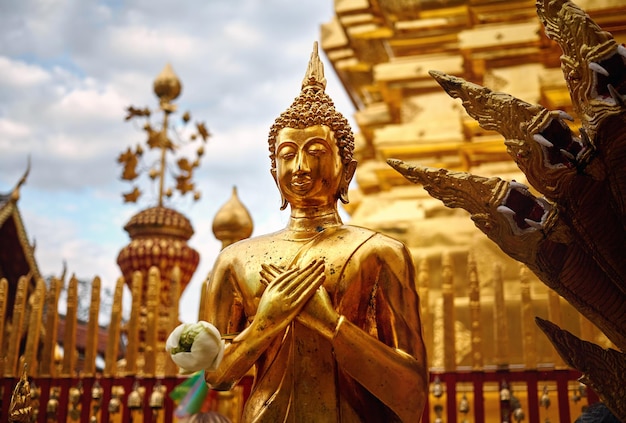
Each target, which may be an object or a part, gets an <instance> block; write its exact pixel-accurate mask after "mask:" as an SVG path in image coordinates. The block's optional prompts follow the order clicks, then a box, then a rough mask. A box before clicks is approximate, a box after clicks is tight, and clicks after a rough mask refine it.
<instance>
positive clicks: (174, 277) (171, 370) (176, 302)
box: [161, 266, 180, 376]
mask: <svg viewBox="0 0 626 423" xmlns="http://www.w3.org/2000/svg"><path fill="white" fill-rule="evenodd" d="M170 279H171V281H170V295H171V306H170V310H169V322H168V327H167V328H165V339H167V337H168V336H169V334H170V332H171V331H172V330H174V328H175V327H176V326H178V322H179V320H178V315H179V312H180V268H179V267H178V266H175V267H174V268H173V269H172V273H171V276H170ZM161 355H163V356H164V357H165V375H167V376H175V375H176V374H177V373H178V366H176V364H175V363H174V361H172V358H171V357H170V356H169V354H166V353H161Z"/></svg>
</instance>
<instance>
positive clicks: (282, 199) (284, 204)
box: [270, 169, 289, 210]
mask: <svg viewBox="0 0 626 423" xmlns="http://www.w3.org/2000/svg"><path fill="white" fill-rule="evenodd" d="M270 173H271V174H272V178H274V182H275V183H276V188H278V192H279V193H280V209H281V210H285V209H286V208H287V205H288V204H289V203H287V200H286V199H285V197H283V192H282V191H281V190H280V186H279V185H278V176H277V175H276V169H270Z"/></svg>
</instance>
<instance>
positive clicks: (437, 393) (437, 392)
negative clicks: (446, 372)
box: [433, 376, 443, 398]
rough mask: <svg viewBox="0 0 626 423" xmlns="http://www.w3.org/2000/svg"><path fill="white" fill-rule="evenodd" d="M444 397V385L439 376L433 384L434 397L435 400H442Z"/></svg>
mask: <svg viewBox="0 0 626 423" xmlns="http://www.w3.org/2000/svg"><path fill="white" fill-rule="evenodd" d="M442 395H443V385H442V384H441V379H439V376H437V377H435V381H434V382H433V396H434V397H435V398H441V396H442Z"/></svg>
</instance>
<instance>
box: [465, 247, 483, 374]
mask: <svg viewBox="0 0 626 423" xmlns="http://www.w3.org/2000/svg"><path fill="white" fill-rule="evenodd" d="M467 281H468V284H469V312H470V325H471V326H470V327H471V329H470V331H471V340H472V368H473V369H475V370H482V368H483V333H482V325H481V320H482V319H481V315H480V281H479V280H478V269H477V266H476V258H475V257H474V253H473V252H472V251H470V252H469V253H468V255H467Z"/></svg>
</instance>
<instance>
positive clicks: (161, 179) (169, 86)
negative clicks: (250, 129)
mask: <svg viewBox="0 0 626 423" xmlns="http://www.w3.org/2000/svg"><path fill="white" fill-rule="evenodd" d="M181 87H182V85H181V82H180V79H178V76H176V74H175V73H174V70H173V69H172V66H171V65H170V64H169V63H168V64H167V65H165V67H164V68H163V70H162V71H161V73H160V74H159V75H158V76H157V77H156V79H155V80H154V93H155V94H156V96H157V97H158V98H159V109H160V110H161V111H162V112H163V121H162V123H161V124H160V125H159V126H160V128H159V127H156V128H154V127H153V126H152V125H151V124H150V116H151V115H152V113H153V112H152V111H151V110H150V109H149V108H147V107H145V108H143V109H140V108H136V107H133V106H129V107H128V109H127V111H128V115H127V116H126V120H131V119H134V118H137V117H141V118H145V119H146V121H147V122H146V124H145V125H144V126H143V130H144V131H146V138H147V139H146V144H147V147H148V149H150V150H153V149H156V150H158V152H159V153H160V156H161V157H160V160H156V161H152V163H153V164H151V165H149V166H138V165H139V160H140V159H141V157H142V155H143V153H144V148H142V146H141V145H140V144H138V145H137V147H136V148H135V149H134V150H133V149H132V148H130V147H129V148H128V149H127V150H126V151H125V152H123V153H121V154H120V155H119V157H118V159H117V161H118V163H121V164H123V166H124V169H123V170H122V179H124V180H127V181H133V180H135V179H136V178H137V177H138V176H139V174H140V173H141V172H140V171H139V169H140V168H142V167H143V168H148V167H149V170H148V171H147V173H148V176H149V177H150V179H152V180H158V183H159V191H158V204H159V206H163V197H168V198H169V197H171V196H172V195H173V194H174V189H176V190H177V191H179V193H180V195H181V196H184V195H185V194H187V193H192V194H193V198H194V200H196V201H197V200H199V199H200V192H199V191H198V190H197V189H196V187H195V184H194V183H193V182H192V180H191V179H192V176H193V170H194V169H195V168H197V167H198V166H199V165H200V157H202V155H203V154H204V145H200V146H199V147H198V148H197V150H196V157H195V158H194V159H191V160H190V159H188V158H186V157H182V158H178V159H177V160H176V165H177V167H178V169H177V170H174V169H171V168H170V169H169V171H167V170H168V169H167V168H168V166H167V160H166V158H167V153H168V152H169V153H170V154H174V153H175V152H176V151H177V150H179V151H180V147H184V146H186V145H188V144H191V143H193V142H195V141H197V140H198V139H201V140H202V142H203V144H204V143H206V141H207V140H208V139H209V136H210V134H209V131H208V130H207V128H206V126H205V124H204V122H197V123H196V124H195V131H193V133H192V134H191V135H190V138H189V140H188V141H186V142H185V141H182V140H180V139H179V138H177V137H175V138H174V139H172V138H170V136H169V132H170V129H171V128H170V126H169V125H170V124H169V117H170V115H171V114H172V113H174V112H175V111H176V105H175V104H173V103H172V100H174V99H176V98H177V97H178V96H179V95H180V92H181ZM181 118H182V119H181V120H182V125H187V123H189V121H190V120H191V115H190V113H189V112H185V113H184V114H183V115H182V117H181ZM174 132H175V133H177V132H179V131H174ZM175 135H177V134H175ZM170 174H174V175H173V178H174V180H175V183H176V185H175V186H174V187H166V186H165V185H166V181H165V179H166V178H167V177H168V175H170ZM141 194H142V192H141V190H140V189H139V187H138V186H136V185H135V186H134V187H133V189H132V190H131V191H130V192H128V193H125V194H123V196H124V202H126V203H129V202H130V203H134V202H137V199H138V198H139V197H140V196H141Z"/></svg>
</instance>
